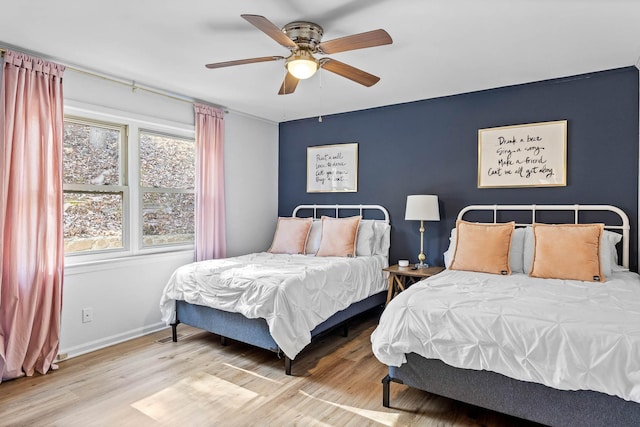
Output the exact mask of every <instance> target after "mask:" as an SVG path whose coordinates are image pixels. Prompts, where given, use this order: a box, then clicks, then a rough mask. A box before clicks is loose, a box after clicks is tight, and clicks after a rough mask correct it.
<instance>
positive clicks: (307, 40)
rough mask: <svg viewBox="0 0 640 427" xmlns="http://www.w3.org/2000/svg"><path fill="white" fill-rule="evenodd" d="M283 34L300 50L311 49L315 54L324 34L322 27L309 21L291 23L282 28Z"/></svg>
mask: <svg viewBox="0 0 640 427" xmlns="http://www.w3.org/2000/svg"><path fill="white" fill-rule="evenodd" d="M282 32H283V33H285V34H286V35H287V37H289V38H290V39H291V40H293V42H294V43H296V44H297V45H298V46H299V47H300V48H303V49H304V48H306V49H309V50H310V51H311V52H314V53H315V52H316V51H317V47H318V45H319V44H320V41H321V40H322V35H323V34H324V31H323V30H322V27H321V26H320V25H318V24H314V23H313V22H307V21H294V22H290V23H288V24H287V25H285V26H284V27H283V28H282Z"/></svg>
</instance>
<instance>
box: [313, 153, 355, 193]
mask: <svg viewBox="0 0 640 427" xmlns="http://www.w3.org/2000/svg"><path fill="white" fill-rule="evenodd" d="M357 191H358V144H357V143H347V144H333V145H319V146H314V147H307V193H335V192H357Z"/></svg>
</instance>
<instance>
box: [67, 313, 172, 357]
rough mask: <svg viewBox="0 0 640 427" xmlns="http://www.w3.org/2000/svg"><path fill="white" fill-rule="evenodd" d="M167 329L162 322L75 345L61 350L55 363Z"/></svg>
mask: <svg viewBox="0 0 640 427" xmlns="http://www.w3.org/2000/svg"><path fill="white" fill-rule="evenodd" d="M167 328H168V326H167V325H166V324H165V323H164V322H158V323H154V324H152V325H147V326H143V327H141V328H136V329H132V330H130V331H127V332H123V333H121V334H117V335H112V336H110V337H105V338H101V339H99V340H95V341H90V342H87V343H84V344H82V345H77V346H74V347H69V348H61V349H60V350H59V352H58V359H56V362H64V361H65V360H68V359H71V358H73V357H77V356H81V355H83V354H86V353H91V352H92V351H96V350H100V349H102V348H105V347H109V346H112V345H115V344H119V343H121V342H125V341H129V340H132V339H134V338H139V337H141V336H144V335H149V334H152V333H154V332H158V331H161V330H163V329H167Z"/></svg>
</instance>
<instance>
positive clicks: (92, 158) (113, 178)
mask: <svg viewBox="0 0 640 427" xmlns="http://www.w3.org/2000/svg"><path fill="white" fill-rule="evenodd" d="M121 138H122V130H121V129H113V128H109V127H103V126H99V125H95V124H87V123H75V122H73V121H69V120H65V123H64V182H65V184H93V185H120V184H121V182H120V176H121V173H120V144H121Z"/></svg>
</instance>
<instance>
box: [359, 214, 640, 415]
mask: <svg viewBox="0 0 640 427" xmlns="http://www.w3.org/2000/svg"><path fill="white" fill-rule="evenodd" d="M526 211H528V213H527V216H528V217H529V221H527V222H528V224H532V223H535V224H536V225H535V227H527V225H528V224H527V223H523V222H521V218H522V213H523V212H526ZM478 212H489V213H490V217H491V218H489V220H488V221H487V220H484V221H483V222H488V223H490V224H491V225H499V226H500V227H502V226H503V225H504V223H503V221H506V220H508V218H507V217H508V216H510V215H515V216H516V217H518V218H517V221H516V223H515V224H514V227H518V228H515V230H521V231H520V232H519V233H518V235H519V236H520V237H519V238H516V233H515V231H514V232H512V234H511V238H512V240H511V247H510V248H509V249H508V253H509V259H508V261H507V262H508V264H509V268H510V270H511V274H504V273H503V274H490V273H487V272H475V271H465V270H458V269H455V268H454V266H453V265H450V268H448V269H447V270H445V271H444V272H443V273H441V274H438V275H436V276H433V277H431V278H429V279H426V280H424V281H422V282H419V283H417V284H415V285H413V286H411V287H410V288H409V289H407V290H406V291H405V292H402V293H401V294H400V295H398V296H397V297H396V298H395V299H393V300H392V301H391V302H390V303H389V305H388V306H387V307H386V308H385V311H384V312H383V314H382V316H381V319H380V323H379V325H378V327H377V328H376V330H375V331H374V332H373V334H372V338H371V340H372V348H373V352H374V354H375V356H376V357H377V358H378V359H379V360H380V361H381V362H382V363H384V364H386V365H387V366H388V375H387V376H386V377H385V378H384V379H383V380H382V383H383V405H384V406H385V407H390V405H391V402H390V387H391V383H392V382H396V383H402V384H405V385H408V386H410V387H414V388H418V389H421V390H425V391H428V392H431V393H435V394H438V395H441V396H445V397H449V398H452V399H455V400H459V401H463V402H466V403H470V404H472V405H476V406H480V407H484V408H488V409H491V410H495V411H498V412H503V413H506V414H509V415H513V416H516V417H519V418H523V419H527V420H531V421H535V422H539V423H543V424H547V425H553V426H626V425H639V424H640V404H639V403H640V357H638V355H640V276H638V274H636V273H633V272H629V271H628V266H629V221H628V218H627V216H626V214H625V213H624V212H622V211H621V210H620V209H618V208H616V207H612V206H600V205H598V206H580V205H562V206H558V205H544V206H540V205H538V206H535V205H527V206H521V205H511V206H497V205H492V206H484V205H483V206H470V207H467V208H465V209H463V210H462V211H461V212H460V213H459V215H458V221H460V222H458V224H460V223H461V222H462V224H465V223H464V221H463V217H464V216H465V215H468V214H471V215H473V214H476V213H478ZM564 212H568V213H569V216H570V217H571V220H570V221H566V220H565V219H563V220H562V221H559V220H558V219H557V218H555V217H554V216H553V215H561V214H563V213H564ZM600 214H602V216H604V217H606V220H607V221H610V220H611V222H610V223H609V224H612V225H605V227H604V230H603V231H601V232H600V233H601V234H600V237H599V246H597V248H596V249H593V248H592V247H591V246H589V250H588V252H589V253H590V254H591V255H590V257H591V258H593V257H594V256H595V258H596V264H598V266H595V267H593V268H600V270H598V271H599V273H598V274H594V276H593V280H592V281H583V280H575V279H567V278H553V277H550V278H547V277H546V276H545V275H544V274H539V273H540V271H542V270H544V267H545V265H544V262H545V257H546V256H547V253H546V252H545V251H546V250H547V248H545V247H544V245H545V243H549V242H551V241H552V242H554V244H555V245H556V246H557V247H560V246H559V245H563V244H564V243H558V242H559V241H553V240H551V241H549V240H545V239H547V237H545V234H544V233H546V232H547V231H545V230H551V231H553V232H555V231H557V229H558V228H561V229H563V230H564V231H566V230H578V229H579V230H586V229H587V228H589V229H590V230H592V229H593V228H597V227H595V226H593V225H585V227H584V228H582V227H581V226H578V227H571V226H566V227H565V226H550V225H539V226H538V224H539V223H541V222H549V223H559V222H565V221H566V222H570V223H573V224H583V223H591V222H595V221H593V220H592V219H593V218H595V217H597V215H600ZM543 215H547V216H549V217H551V219H550V220H541V219H540V217H541V216H543ZM612 216H613V217H615V219H612ZM596 221H598V222H600V221H601V220H599V219H598V220H596ZM459 227H460V226H459V225H458V226H457V229H458V234H460V228H459ZM538 227H539V228H540V234H539V235H538V234H535V238H533V239H532V237H531V236H533V234H532V233H533V232H532V229H533V228H538ZM554 227H555V228H554ZM572 232H573V231H572ZM455 234H456V233H454V232H453V231H452V238H451V241H452V245H451V246H450V249H449V251H451V250H452V249H453V250H454V251H455V247H452V246H453V245H454V244H453V242H457V243H458V244H460V241H459V240H456V236H455ZM466 236H468V234H467V235H466ZM564 236H565V237H563V239H566V235H564ZM458 237H459V236H458ZM518 239H521V240H518ZM517 241H520V242H522V246H518V243H517ZM562 241H563V242H564V240H562ZM618 241H620V243H618ZM585 246H587V244H586V243H585ZM557 247H556V248H552V249H551V251H553V250H557ZM518 248H520V249H518ZM594 250H595V251H596V253H595V255H593V251H594ZM488 251H491V250H490V249H488ZM532 252H533V253H532ZM576 252H580V251H576ZM619 252H621V254H620V253H619ZM457 254H458V253H457V252H456V255H457ZM448 255H451V254H450V253H449V254H448ZM556 255H557V254H556ZM532 256H535V262H534V260H532V259H531V257H532ZM558 258H560V257H558ZM618 259H619V260H620V264H621V265H618ZM445 260H446V263H449V262H451V263H455V262H456V259H455V256H454V259H453V261H451V259H448V260H447V257H445ZM551 262H552V263H553V261H551ZM514 264H515V265H514ZM565 264H566V262H565ZM502 268H504V267H502ZM554 268H555V269H556V271H558V272H559V271H560V270H562V271H564V269H565V267H564V266H560V267H558V266H556V267H554ZM584 268H585V269H588V268H587V267H584ZM589 268H591V267H589ZM566 269H570V268H569V267H566ZM581 269H582V267H581ZM520 271H522V272H520ZM579 273H580V274H582V271H580V272H579ZM530 274H534V275H537V276H541V277H545V278H541V277H530ZM589 274H591V272H589ZM558 275H560V273H558Z"/></svg>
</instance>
